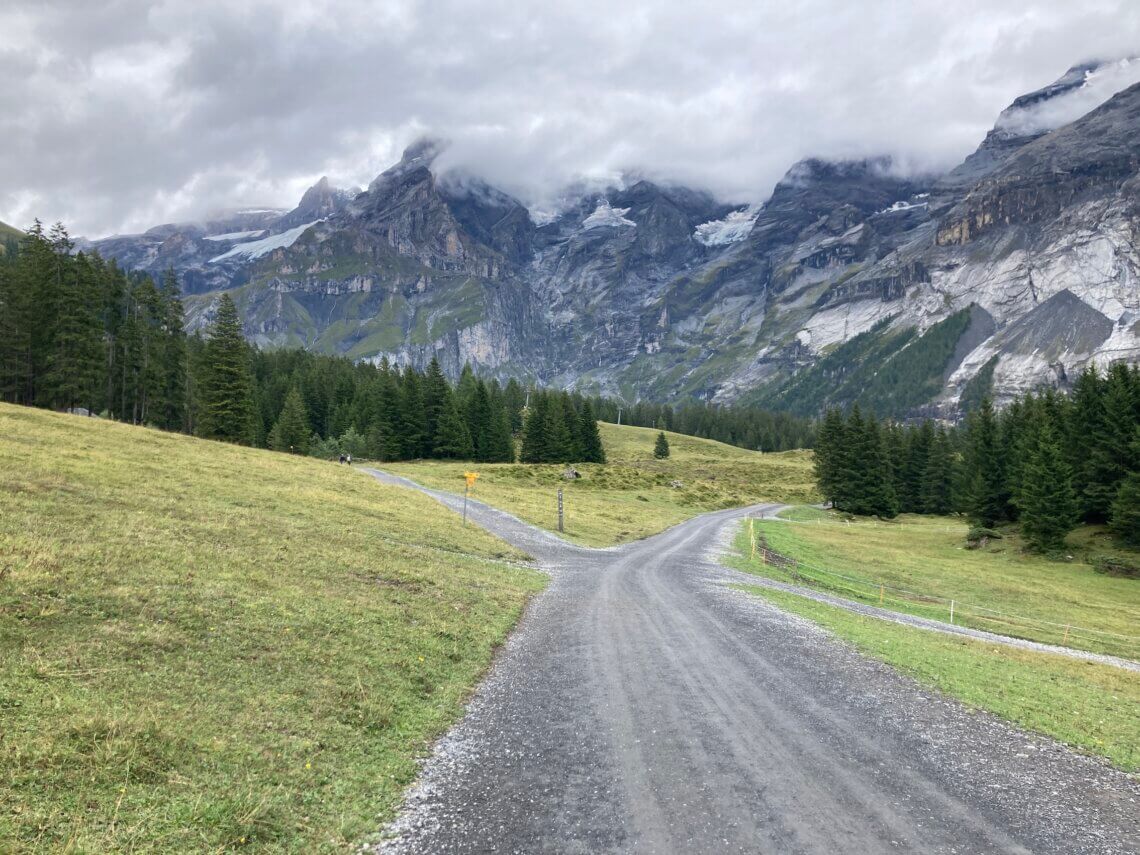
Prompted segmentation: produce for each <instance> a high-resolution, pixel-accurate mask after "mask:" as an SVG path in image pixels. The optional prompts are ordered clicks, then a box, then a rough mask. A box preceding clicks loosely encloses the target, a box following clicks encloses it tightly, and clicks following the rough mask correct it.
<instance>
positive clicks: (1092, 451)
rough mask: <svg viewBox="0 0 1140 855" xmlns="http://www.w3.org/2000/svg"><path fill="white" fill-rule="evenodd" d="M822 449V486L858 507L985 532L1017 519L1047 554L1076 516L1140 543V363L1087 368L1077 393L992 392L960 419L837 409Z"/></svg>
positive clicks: (822, 432) (821, 436)
mask: <svg viewBox="0 0 1140 855" xmlns="http://www.w3.org/2000/svg"><path fill="white" fill-rule="evenodd" d="M815 458H816V460H815V466H816V478H817V481H818V484H819V488H820V490H821V492H822V493H823V494H824V496H825V497H826V499H827V500H828V501H830V502H831V503H832V504H833V505H834V507H836V508H837V509H840V510H844V511H848V512H850V513H854V514H868V515H877V516H881V517H887V518H890V517H894V516H895V515H897V514H898V513H900V512H901V513H919V514H947V513H960V514H964V515H966V516H967V517H968V518H969V519H970V521H971V522H972V523H973V524H974V525H975V526H977V527H980V528H986V529H989V528H991V527H993V526H997V525H1000V524H1003V523H1017V524H1019V526H1020V528H1021V531H1022V534H1023V536H1024V537H1025V539H1026V541H1027V542H1028V543H1029V544H1030V545H1031V546H1032V547H1034V548H1036V549H1038V550H1041V551H1047V552H1048V551H1056V550H1059V549H1061V548H1062V547H1063V546H1064V541H1065V536H1066V535H1067V534H1068V533H1069V532H1070V531H1071V530H1072V529H1073V528H1074V527H1076V526H1077V525H1078V524H1079V523H1082V522H1084V523H1090V524H1105V523H1107V524H1108V526H1109V527H1110V529H1111V530H1112V531H1113V532H1114V533H1115V534H1116V536H1117V537H1118V538H1119V539H1120V540H1121V541H1122V542H1123V543H1125V544H1126V545H1128V546H1132V547H1140V368H1138V367H1136V366H1132V367H1128V366H1126V365H1123V364H1116V365H1113V366H1111V367H1110V368H1109V369H1107V371H1104V372H1102V371H1100V370H1098V369H1097V368H1096V367H1095V366H1094V367H1090V368H1088V369H1086V370H1085V371H1084V372H1083V373H1082V374H1081V375H1080V377H1079V378H1078V379H1077V381H1076V383H1074V385H1073V389H1072V392H1071V394H1068V395H1065V394H1059V393H1058V392H1056V391H1055V390H1053V389H1048V390H1045V391H1044V392H1040V393H1030V394H1027V395H1025V396H1023V397H1020V398H1017V399H1015V400H1014V401H1013V402H1012V403H1011V404H1010V405H1009V406H1008V407H1006V408H1004V409H1003V410H1001V411H1000V412H999V411H997V410H995V408H994V406H993V404H992V403H991V402H990V401H989V400H988V399H986V400H983V402H982V403H981V406H979V407H978V408H977V409H976V410H974V411H972V412H971V413H970V414H969V415H968V416H967V418H966V421H965V423H964V424H963V425H961V426H959V427H951V428H947V427H945V426H942V425H939V426H937V427H935V425H934V424H933V423H932V422H930V421H926V422H924V423H922V424H921V425H909V426H903V425H900V424H896V423H880V422H879V421H878V420H876V419H875V417H874V416H873V415H864V414H863V413H862V412H860V410H859V408H858V407H857V406H856V407H852V409H851V410H850V411H849V412H848V413H844V412H842V411H840V410H838V409H833V410H830V411H828V413H827V414H826V416H825V417H824V419H823V421H822V422H821V424H820V427H819V431H818V435H817V437H816V445H815Z"/></svg>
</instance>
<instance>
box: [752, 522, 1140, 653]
mask: <svg viewBox="0 0 1140 855" xmlns="http://www.w3.org/2000/svg"><path fill="white" fill-rule="evenodd" d="M791 516H793V517H794V518H795V519H796V520H799V522H796V523H793V522H764V523H759V524H758V526H757V528H758V531H762V532H763V534H764V535H765V536H766V537H767V539H768V543H769V545H770V546H771V547H772V549H774V550H776V551H777V552H779V553H781V554H783V555H787V556H792V557H795V558H797V559H798V560H799V561H801V562H804V564H805V565H808V566H802V567H800V568H799V570H798V575H799V576H800V577H801V579H802V580H806V581H807V582H809V583H810V584H813V585H815V586H817V587H821V588H825V589H827V590H831V591H833V592H834V593H836V594H839V595H840V596H843V597H847V598H851V599H859V600H863V601H866V602H873V603H875V604H876V605H877V604H878V603H879V598H880V591H879V589H878V586H879V585H884V586H886V587H885V589H884V590H883V591H882V598H883V605H884V606H885V607H887V608H892V609H896V610H898V611H904V612H908V613H910V614H919V615H923V616H926V617H933V618H937V619H938V620H947V619H948V618H949V612H948V604H947V603H946V602H945V600H955V601H956V602H955V612H954V619H955V622H957V623H960V624H964V625H966V626H973V627H976V628H978V629H986V630H991V631H993V632H999V633H1002V634H1004V635H1014V636H1018V637H1023V638H1030V639H1034V640H1037V641H1044V642H1047V643H1052V644H1062V643H1063V644H1067V645H1068V646H1070V647H1079V648H1083V649H1086V650H1093V651H1097V652H1101V653H1111V654H1115V655H1118V656H1124V657H1128V658H1134V659H1140V582H1138V581H1137V580H1135V579H1128V578H1121V577H1114V576H1107V575H1104V574H1102V573H1097V572H1096V571H1095V570H1094V569H1093V568H1092V566H1091V565H1090V564H1089V563H1087V559H1088V558H1089V556H1090V554H1093V553H1103V552H1105V551H1109V550H1111V549H1112V545H1111V542H1110V541H1109V539H1108V537H1107V535H1106V534H1105V532H1104V531H1103V530H1101V529H1097V528H1083V529H1080V530H1078V531H1076V532H1073V534H1071V535H1070V536H1069V542H1070V545H1071V547H1072V549H1071V552H1072V555H1073V560H1072V561H1052V560H1050V559H1047V558H1044V557H1042V556H1040V555H1036V554H1034V553H1028V552H1025V551H1023V544H1022V543H1021V541H1020V538H1019V537H1018V535H1017V533H1016V532H1015V531H1013V530H1010V531H1009V532H1008V533H1007V534H1006V536H1005V537H1004V538H1003V539H1002V540H995V541H991V542H990V543H989V544H988V545H987V546H986V547H985V548H983V549H978V550H970V549H966V548H965V540H966V525H965V524H964V523H963V522H961V521H959V520H956V519H953V518H950V517H928V516H911V515H904V516H901V517H899V518H898V520H896V521H894V522H881V521H870V520H859V521H852V522H850V523H848V522H845V521H842V520H840V519H839V518H838V517H837V516H835V515H834V514H831V513H830V512H823V511H818V510H816V509H814V508H803V509H796V511H795V512H794V513H792V514H791ZM742 537H744V535H742ZM742 542H743V541H742ZM813 568H821V569H822V570H825V571H833V572H834V573H838V574H842V578H841V577H838V576H835V575H831V574H830V573H825V572H817V571H816V570H814V569H813ZM749 569H751V570H753V571H754V572H758V573H762V574H764V575H767V576H771V577H775V578H781V579H785V580H787V579H788V578H789V577H788V575H787V573H786V572H785V571H783V570H779V569H777V568H774V567H770V566H768V565H765V564H763V563H761V562H760V561H759V560H756V561H754V562H753V563H752V564H751V566H750V568H749ZM895 589H902V591H899V590H895ZM903 591H909V592H913V594H907V593H903ZM922 595H926V597H924V596H922ZM929 597H937V598H941V599H940V600H939V601H931V600H930V599H928V598H929Z"/></svg>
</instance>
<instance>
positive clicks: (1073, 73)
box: [994, 57, 1140, 137]
mask: <svg viewBox="0 0 1140 855" xmlns="http://www.w3.org/2000/svg"><path fill="white" fill-rule="evenodd" d="M1138 82H1140V57H1128V58H1125V59H1118V60H1115V61H1112V62H1102V63H1088V64H1087V65H1083V66H1077V67H1076V68H1072V69H1070V70H1069V71H1068V73H1066V75H1065V76H1064V77H1062V78H1061V79H1060V80H1058V81H1057V82H1056V83H1054V84H1052V85H1051V86H1048V87H1045V89H1043V90H1040V91H1039V92H1038V93H1032V94H1030V95H1028V96H1024V97H1023V98H1019V99H1018V102H1024V103H1018V102H1015V103H1014V104H1013V106H1011V107H1009V108H1008V109H1007V110H1005V111H1004V112H1003V113H1002V114H1001V116H999V117H998V121H997V124H996V125H995V126H994V129H995V130H997V131H999V132H1000V133H1003V134H1005V135H1007V136H1011V137H1022V136H1033V135H1035V134H1043V133H1046V132H1047V131H1052V130H1056V129H1057V128H1059V127H1061V126H1062V125H1067V124H1069V123H1070V122H1074V121H1076V120H1077V119H1079V118H1080V117H1081V116H1083V115H1085V114H1086V113H1088V112H1089V111H1090V110H1093V109H1094V108H1096V107H1098V106H1099V105H1101V104H1103V103H1104V102H1105V101H1107V100H1108V99H1109V98H1111V97H1112V96H1113V95H1115V94H1116V93H1117V92H1120V91H1122V90H1124V89H1127V88H1128V87H1129V86H1131V85H1133V84H1134V83H1138ZM1053 92H1057V93H1058V94H1055V95H1054V94H1053Z"/></svg>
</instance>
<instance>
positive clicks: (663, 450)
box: [653, 431, 669, 460]
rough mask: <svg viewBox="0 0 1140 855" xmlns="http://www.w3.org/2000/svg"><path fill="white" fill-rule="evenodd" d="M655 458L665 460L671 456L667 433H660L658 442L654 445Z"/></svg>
mask: <svg viewBox="0 0 1140 855" xmlns="http://www.w3.org/2000/svg"><path fill="white" fill-rule="evenodd" d="M653 456H654V457H656V458H657V459H658V460H664V459H665V458H666V457H668V456H669V439H668V437H666V436H665V431H659V432H658V434H657V441H656V442H655V443H653Z"/></svg>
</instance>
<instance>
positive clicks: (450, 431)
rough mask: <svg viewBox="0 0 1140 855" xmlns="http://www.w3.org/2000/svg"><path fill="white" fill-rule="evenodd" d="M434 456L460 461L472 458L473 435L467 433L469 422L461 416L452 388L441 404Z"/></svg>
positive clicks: (433, 449)
mask: <svg viewBox="0 0 1140 855" xmlns="http://www.w3.org/2000/svg"><path fill="white" fill-rule="evenodd" d="M432 454H433V455H434V456H435V457H443V458H456V459H460V460H467V459H469V458H470V457H471V456H472V448H471V435H470V434H469V433H468V432H467V422H466V421H465V420H464V419H463V417H462V416H460V415H459V408H458V407H457V406H456V403H455V397H454V396H453V395H452V392H451V389H450V388H448V389H447V392H446V394H445V395H444V396H443V400H442V401H441V402H440V406H439V418H438V420H437V421H436V428H435V441H434V444H433V447H432Z"/></svg>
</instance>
